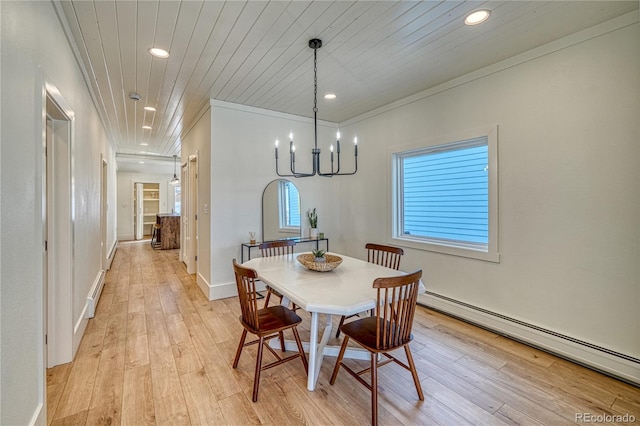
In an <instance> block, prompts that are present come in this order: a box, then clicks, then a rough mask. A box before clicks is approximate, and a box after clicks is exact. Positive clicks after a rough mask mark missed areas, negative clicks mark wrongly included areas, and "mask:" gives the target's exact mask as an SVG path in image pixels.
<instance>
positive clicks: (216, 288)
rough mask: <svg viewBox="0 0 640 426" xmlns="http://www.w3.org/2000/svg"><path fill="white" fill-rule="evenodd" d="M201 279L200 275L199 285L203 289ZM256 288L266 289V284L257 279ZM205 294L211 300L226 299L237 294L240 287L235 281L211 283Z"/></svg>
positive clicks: (259, 289)
mask: <svg viewBox="0 0 640 426" xmlns="http://www.w3.org/2000/svg"><path fill="white" fill-rule="evenodd" d="M199 281H200V277H199V276H198V285H199V286H200V288H201V289H202V286H201V285H200V282H199ZM203 281H204V280H203ZM256 290H257V291H264V290H266V286H265V284H264V283H263V282H261V281H256ZM203 291H204V290H203ZM205 295H206V296H207V297H208V298H209V300H218V299H226V298H227V297H235V296H237V295H238V288H237V287H236V283H235V281H234V282H230V283H222V284H215V285H210V286H209V287H208V289H207V292H205Z"/></svg>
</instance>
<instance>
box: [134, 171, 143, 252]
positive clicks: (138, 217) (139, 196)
mask: <svg viewBox="0 0 640 426" xmlns="http://www.w3.org/2000/svg"><path fill="white" fill-rule="evenodd" d="M143 187H144V184H142V183H139V182H136V183H135V185H134V191H135V195H134V200H135V217H134V228H135V229H134V232H135V238H136V240H141V239H142V238H143V237H144V188H143Z"/></svg>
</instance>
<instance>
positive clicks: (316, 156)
mask: <svg viewBox="0 0 640 426" xmlns="http://www.w3.org/2000/svg"><path fill="white" fill-rule="evenodd" d="M309 47H310V48H312V49H313V131H314V147H313V149H312V150H311V156H312V164H313V168H312V171H311V172H310V173H301V172H296V146H295V145H294V144H293V132H291V133H289V168H290V169H291V174H281V173H280V172H279V171H278V139H276V148H275V154H276V174H277V175H278V176H281V177H296V178H299V177H309V176H315V175H318V176H324V177H333V176H346V175H355V174H356V172H357V171H358V138H357V137H354V138H353V146H354V163H355V169H354V171H353V172H350V173H340V131H338V132H337V133H336V154H337V164H336V166H337V167H334V161H333V145H331V146H330V147H329V150H330V151H331V157H330V159H331V172H328V173H323V172H322V170H321V168H320V148H318V56H317V54H318V49H320V48H321V47H322V40H320V39H317V38H314V39H311V40H309Z"/></svg>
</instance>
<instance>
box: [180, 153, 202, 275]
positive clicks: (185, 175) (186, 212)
mask: <svg viewBox="0 0 640 426" xmlns="http://www.w3.org/2000/svg"><path fill="white" fill-rule="evenodd" d="M181 186H182V188H181V191H182V197H183V198H182V202H181V209H182V212H181V218H182V225H181V226H182V229H181V230H180V232H181V235H182V236H181V239H182V241H181V242H180V247H181V249H180V257H181V259H182V261H183V262H184V264H185V265H186V267H187V273H189V274H195V273H197V271H198V155H197V154H196V155H190V156H189V159H188V161H187V162H186V163H185V164H184V165H183V166H182V185H181Z"/></svg>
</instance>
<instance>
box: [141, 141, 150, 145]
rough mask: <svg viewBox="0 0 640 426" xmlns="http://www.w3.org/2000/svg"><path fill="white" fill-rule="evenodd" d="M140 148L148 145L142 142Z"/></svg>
mask: <svg viewBox="0 0 640 426" xmlns="http://www.w3.org/2000/svg"><path fill="white" fill-rule="evenodd" d="M140 146H149V144H148V143H146V142H142V143H141V144H140Z"/></svg>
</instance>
